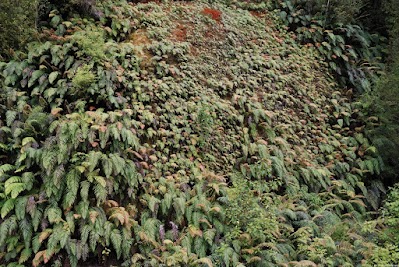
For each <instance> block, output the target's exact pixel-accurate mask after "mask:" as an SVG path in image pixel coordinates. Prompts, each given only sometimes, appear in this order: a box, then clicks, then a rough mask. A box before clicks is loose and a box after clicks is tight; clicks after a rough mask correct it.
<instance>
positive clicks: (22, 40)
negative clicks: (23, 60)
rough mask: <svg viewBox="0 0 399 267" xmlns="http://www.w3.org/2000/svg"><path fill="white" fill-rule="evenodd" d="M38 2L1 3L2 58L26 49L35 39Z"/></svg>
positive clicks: (0, 51) (23, 0)
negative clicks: (15, 51) (27, 44)
mask: <svg viewBox="0 0 399 267" xmlns="http://www.w3.org/2000/svg"><path fill="white" fill-rule="evenodd" d="M37 5H38V1H26V0H19V1H17V2H15V1H11V0H4V1H1V3H0V58H1V57H8V56H10V55H11V54H12V53H11V51H13V50H17V49H24V46H25V45H26V43H27V42H29V41H31V40H33V39H34V35H35V27H36V21H37V13H36V8H37Z"/></svg>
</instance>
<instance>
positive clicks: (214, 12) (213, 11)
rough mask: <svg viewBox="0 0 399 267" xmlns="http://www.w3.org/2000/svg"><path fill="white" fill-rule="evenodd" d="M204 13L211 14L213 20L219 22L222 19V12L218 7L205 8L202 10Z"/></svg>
mask: <svg viewBox="0 0 399 267" xmlns="http://www.w3.org/2000/svg"><path fill="white" fill-rule="evenodd" d="M202 14H204V15H207V16H210V17H211V18H212V19H213V20H216V21H217V22H220V20H221V19H222V12H220V11H219V10H216V9H212V8H204V10H202Z"/></svg>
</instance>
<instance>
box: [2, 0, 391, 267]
mask: <svg viewBox="0 0 399 267" xmlns="http://www.w3.org/2000/svg"><path fill="white" fill-rule="evenodd" d="M242 3H243V4H244V2H242ZM257 4H261V3H260V2H257ZM97 8H98V10H100V11H101V13H102V14H103V16H102V17H101V18H100V19H99V20H94V19H90V18H82V17H80V16H76V17H73V18H70V19H68V16H65V14H63V13H62V12H59V11H57V10H55V11H52V12H50V15H49V16H50V19H49V22H48V24H46V27H47V28H43V30H42V31H41V35H42V38H43V41H42V42H32V43H30V44H29V46H28V51H27V53H26V54H22V55H21V57H20V58H15V59H14V60H9V61H7V62H1V63H0V75H1V78H2V79H0V83H1V86H0V90H1V94H0V130H1V131H0V152H1V153H0V207H1V208H0V216H1V219H0V262H1V264H4V265H7V266H8V267H12V266H18V265H20V266H21V265H27V266H41V265H46V264H47V265H50V264H51V265H54V266H63V265H71V266H80V265H84V264H85V263H84V262H93V263H95V264H98V265H101V264H102V265H105V266H110V265H118V266H161V265H169V266H183V265H185V266H201V265H206V266H208V267H209V266H213V265H215V266H222V267H223V266H243V265H245V266H279V265H281V264H286V265H290V264H292V265H295V264H299V265H312V266H317V265H320V266H322V265H335V266H339V265H344V264H346V265H349V264H353V265H356V264H358V265H359V264H361V263H362V261H364V260H367V259H368V258H370V257H371V256H369V255H367V253H366V252H367V250H368V248H369V247H370V246H371V244H370V242H371V241H372V237H369V236H368V235H365V234H363V233H362V232H361V231H360V229H361V226H362V224H363V223H364V221H365V219H366V218H368V213H367V211H368V210H369V209H372V208H376V207H377V206H378V203H379V201H380V198H379V197H380V193H381V192H382V191H383V190H384V189H383V187H382V186H381V184H378V183H376V184H375V185H374V186H369V184H368V181H369V180H370V178H371V177H372V176H373V175H378V174H379V173H380V172H381V169H382V163H381V160H380V158H379V157H378V154H376V149H375V147H373V146H372V145H371V144H370V142H369V140H368V139H367V138H366V137H365V136H364V126H365V123H366V122H365V121H362V120H360V119H358V118H359V116H360V115H361V111H360V110H359V109H358V108H357V106H356V105H354V104H353V103H351V101H350V98H349V97H348V95H347V94H346V92H344V91H342V90H339V88H338V86H337V85H336V83H335V82H334V80H333V79H332V77H331V76H330V75H329V74H328V73H327V72H326V70H327V68H326V66H325V63H324V62H321V61H320V60H319V58H318V56H317V55H316V53H315V50H314V49H312V48H309V47H306V46H301V45H299V44H298V43H296V42H295V40H294V39H293V35H292V34H291V33H288V32H287V31H285V30H284V29H283V27H282V25H280V24H278V23H277V22H276V20H275V17H274V16H272V15H271V16H270V17H267V18H265V17H262V16H254V15H252V14H255V15H259V14H258V13H253V12H252V13H250V12H248V11H245V10H242V9H233V8H231V7H227V6H226V5H224V4H220V3H213V4H211V5H209V4H205V3H198V2H193V3H192V4H190V5H187V4H186V3H179V2H173V3H170V2H168V3H146V4H131V3H130V4H129V3H127V2H126V1H123V0H120V1H101V2H98V3H97ZM256 8H262V7H260V6H258V7H256ZM204 11H208V12H204ZM264 12H265V11H264ZM212 14H213V15H216V16H215V17H212V16H210V15H212ZM182 32H183V33H184V34H182Z"/></svg>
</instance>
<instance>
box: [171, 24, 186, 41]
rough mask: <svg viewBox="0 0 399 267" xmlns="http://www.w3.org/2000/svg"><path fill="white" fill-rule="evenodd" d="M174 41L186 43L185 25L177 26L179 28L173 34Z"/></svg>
mask: <svg viewBox="0 0 399 267" xmlns="http://www.w3.org/2000/svg"><path fill="white" fill-rule="evenodd" d="M172 39H175V40H176V41H178V42H185V41H186V40H187V26H185V25H183V24H180V23H179V24H177V27H176V29H175V30H173V32H172Z"/></svg>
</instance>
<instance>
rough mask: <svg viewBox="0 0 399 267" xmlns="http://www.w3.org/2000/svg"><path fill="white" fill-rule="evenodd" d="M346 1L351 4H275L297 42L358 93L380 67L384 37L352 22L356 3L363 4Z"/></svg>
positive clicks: (288, 0)
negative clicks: (312, 52) (317, 55)
mask: <svg viewBox="0 0 399 267" xmlns="http://www.w3.org/2000/svg"><path fill="white" fill-rule="evenodd" d="M323 2H324V1H323ZM346 2H351V3H342V1H328V6H327V5H322V4H321V3H320V1H291V0H285V1H277V7H278V8H280V12H279V15H280V17H281V19H282V20H283V21H284V22H285V23H286V24H287V25H288V27H289V28H290V30H291V31H293V32H295V34H296V38H297V39H298V41H300V42H301V43H303V44H306V45H310V46H313V47H314V48H315V49H316V50H317V51H318V52H319V53H320V55H321V56H322V58H324V60H326V62H328V64H329V67H330V69H331V70H332V71H333V72H334V73H335V75H336V77H337V78H338V80H339V81H340V83H341V85H342V86H348V87H352V88H354V89H356V90H357V91H358V92H360V93H363V92H370V91H371V86H372V85H373V84H374V83H375V82H376V81H377V79H378V76H379V74H380V73H381V70H382V68H383V65H382V64H381V58H382V56H383V48H384V40H385V38H383V37H382V36H380V35H378V34H370V33H369V32H368V31H366V30H364V29H363V28H362V27H361V26H360V25H357V24H352V23H356V22H358V21H357V20H356V19H355V17H356V16H355V14H354V12H355V11H356V10H360V9H359V8H356V6H362V5H363V3H362V1H353V0H349V1H346ZM353 2H354V3H353ZM347 7H350V9H348V8H347ZM352 8H353V9H352ZM330 14H334V16H336V17H331V16H330Z"/></svg>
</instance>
